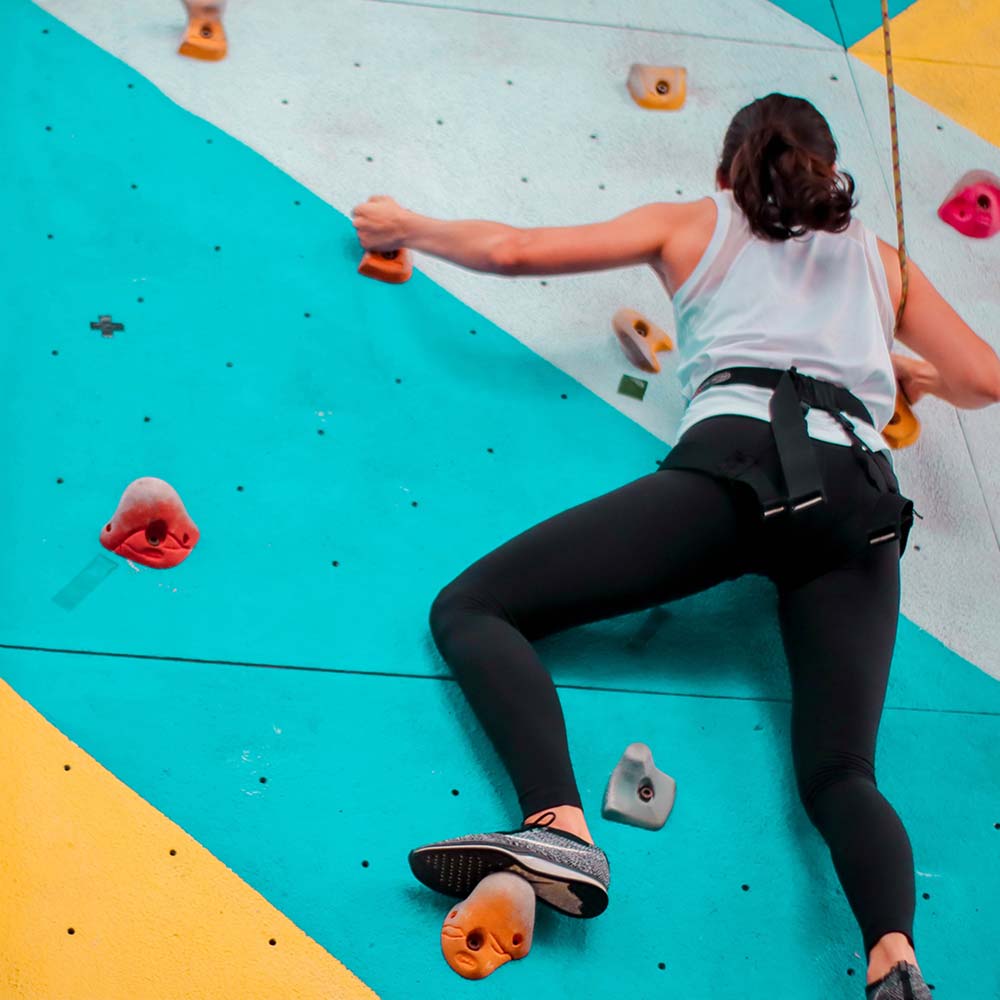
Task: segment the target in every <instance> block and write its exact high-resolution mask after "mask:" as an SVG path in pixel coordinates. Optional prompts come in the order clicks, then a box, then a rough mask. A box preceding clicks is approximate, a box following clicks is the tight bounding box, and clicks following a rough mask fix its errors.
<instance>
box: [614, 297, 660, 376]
mask: <svg viewBox="0 0 1000 1000" xmlns="http://www.w3.org/2000/svg"><path fill="white" fill-rule="evenodd" d="M611 327H612V329H613V330H614V331H615V334H616V336H617V337H618V342H619V343H620V344H621V345H622V350H623V351H624V352H625V357H627V358H628V359H629V361H630V362H631V363H632V364H633V365H635V367H636V368H641V369H642V370H643V371H644V372H651V373H653V374H655V373H656V372H658V371H659V370H660V359H659V358H658V357H657V356H656V355H657V352H658V351H672V350H673V347H674V342H673V340H672V339H671V338H670V335H669V334H668V333H665V332H664V331H663V330H661V329H660V328H659V327H658V326H656V325H655V324H654V323H650V322H649V320H648V319H646V317H645V316H643V315H642V313H639V312H636V311H635V310H634V309H619V310H618V312H616V313H615V314H614V316H613V317H612V318H611Z"/></svg>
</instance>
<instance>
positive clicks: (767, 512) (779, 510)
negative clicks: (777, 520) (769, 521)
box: [761, 503, 788, 518]
mask: <svg viewBox="0 0 1000 1000" xmlns="http://www.w3.org/2000/svg"><path fill="white" fill-rule="evenodd" d="M787 509H788V508H787V507H786V505H785V504H783V503H779V504H778V505H777V506H776V507H761V510H762V511H763V512H764V517H765V518H768V517H774V515H775V514H783V513H784V512H785V511H786V510H787Z"/></svg>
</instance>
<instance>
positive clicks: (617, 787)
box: [601, 743, 677, 830]
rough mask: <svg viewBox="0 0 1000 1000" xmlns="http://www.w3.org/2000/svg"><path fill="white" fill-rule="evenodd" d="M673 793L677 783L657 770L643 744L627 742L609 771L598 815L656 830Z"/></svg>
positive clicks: (661, 821)
mask: <svg viewBox="0 0 1000 1000" xmlns="http://www.w3.org/2000/svg"><path fill="white" fill-rule="evenodd" d="M676 796H677V783H676V782H675V781H674V779H673V778H671V777H670V775H669V774H664V773H663V771H660V770H658V769H657V767H656V765H655V764H654V763H653V752H652V750H650V749H649V747H648V746H646V744H645V743H630V744H629V745H628V747H626V749H625V753H624V754H623V755H622V758H621V760H620V761H618V764H617V766H616V767H615V769H614V771H612V773H611V778H610V780H609V781H608V787H607V790H606V791H605V793H604V806H603V808H602V810H601V815H602V816H604V818H605V819H610V820H614V821H615V822H617V823H627V824H629V825H630V826H640V827H642V828H643V829H646V830H659V829H660V827H662V826H663V824H664V823H666V821H667V817H668V816H669V815H670V811H671V810H672V809H673V807H674V799H675V798H676Z"/></svg>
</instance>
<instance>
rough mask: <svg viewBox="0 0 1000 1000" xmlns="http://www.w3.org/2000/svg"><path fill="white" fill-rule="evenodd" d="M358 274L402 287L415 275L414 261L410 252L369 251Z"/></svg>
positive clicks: (363, 258)
mask: <svg viewBox="0 0 1000 1000" xmlns="http://www.w3.org/2000/svg"><path fill="white" fill-rule="evenodd" d="M358 274H363V275H365V276H366V277H368V278H376V279H377V280H378V281H387V282H389V284H392V285H401V284H402V283H403V282H404V281H409V280H410V275H412V274H413V261H412V259H411V255H410V251H409V250H388V251H386V252H385V253H379V252H378V251H377V250H368V251H366V252H365V255H364V256H363V257H362V258H361V264H360V266H359V267H358Z"/></svg>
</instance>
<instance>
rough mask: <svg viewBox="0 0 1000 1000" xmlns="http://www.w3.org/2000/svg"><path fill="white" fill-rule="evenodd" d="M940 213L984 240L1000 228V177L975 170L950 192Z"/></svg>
mask: <svg viewBox="0 0 1000 1000" xmlns="http://www.w3.org/2000/svg"><path fill="white" fill-rule="evenodd" d="M938 215H939V216H940V217H941V218H942V219H944V221H945V222H947V223H948V225H949V226H954V227H955V228H956V229H957V230H958V231H959V232H960V233H961V234H962V235H963V236H971V237H973V238H974V239H977V240H984V239H986V238H987V237H988V236H993V235H994V233H997V232H1000V177H997V176H996V175H995V174H991V173H990V172H989V171H987V170H972V171H970V172H969V173H967V174H966V175H965V176H964V177H963V178H962V179H961V180H960V181H959V182H958V183H957V184H956V185H955V186H954V187H953V188H952V189H951V191H949V192H948V197H947V198H946V199H945V202H944V204H943V205H942V206H941V207H940V208H939V209H938Z"/></svg>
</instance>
